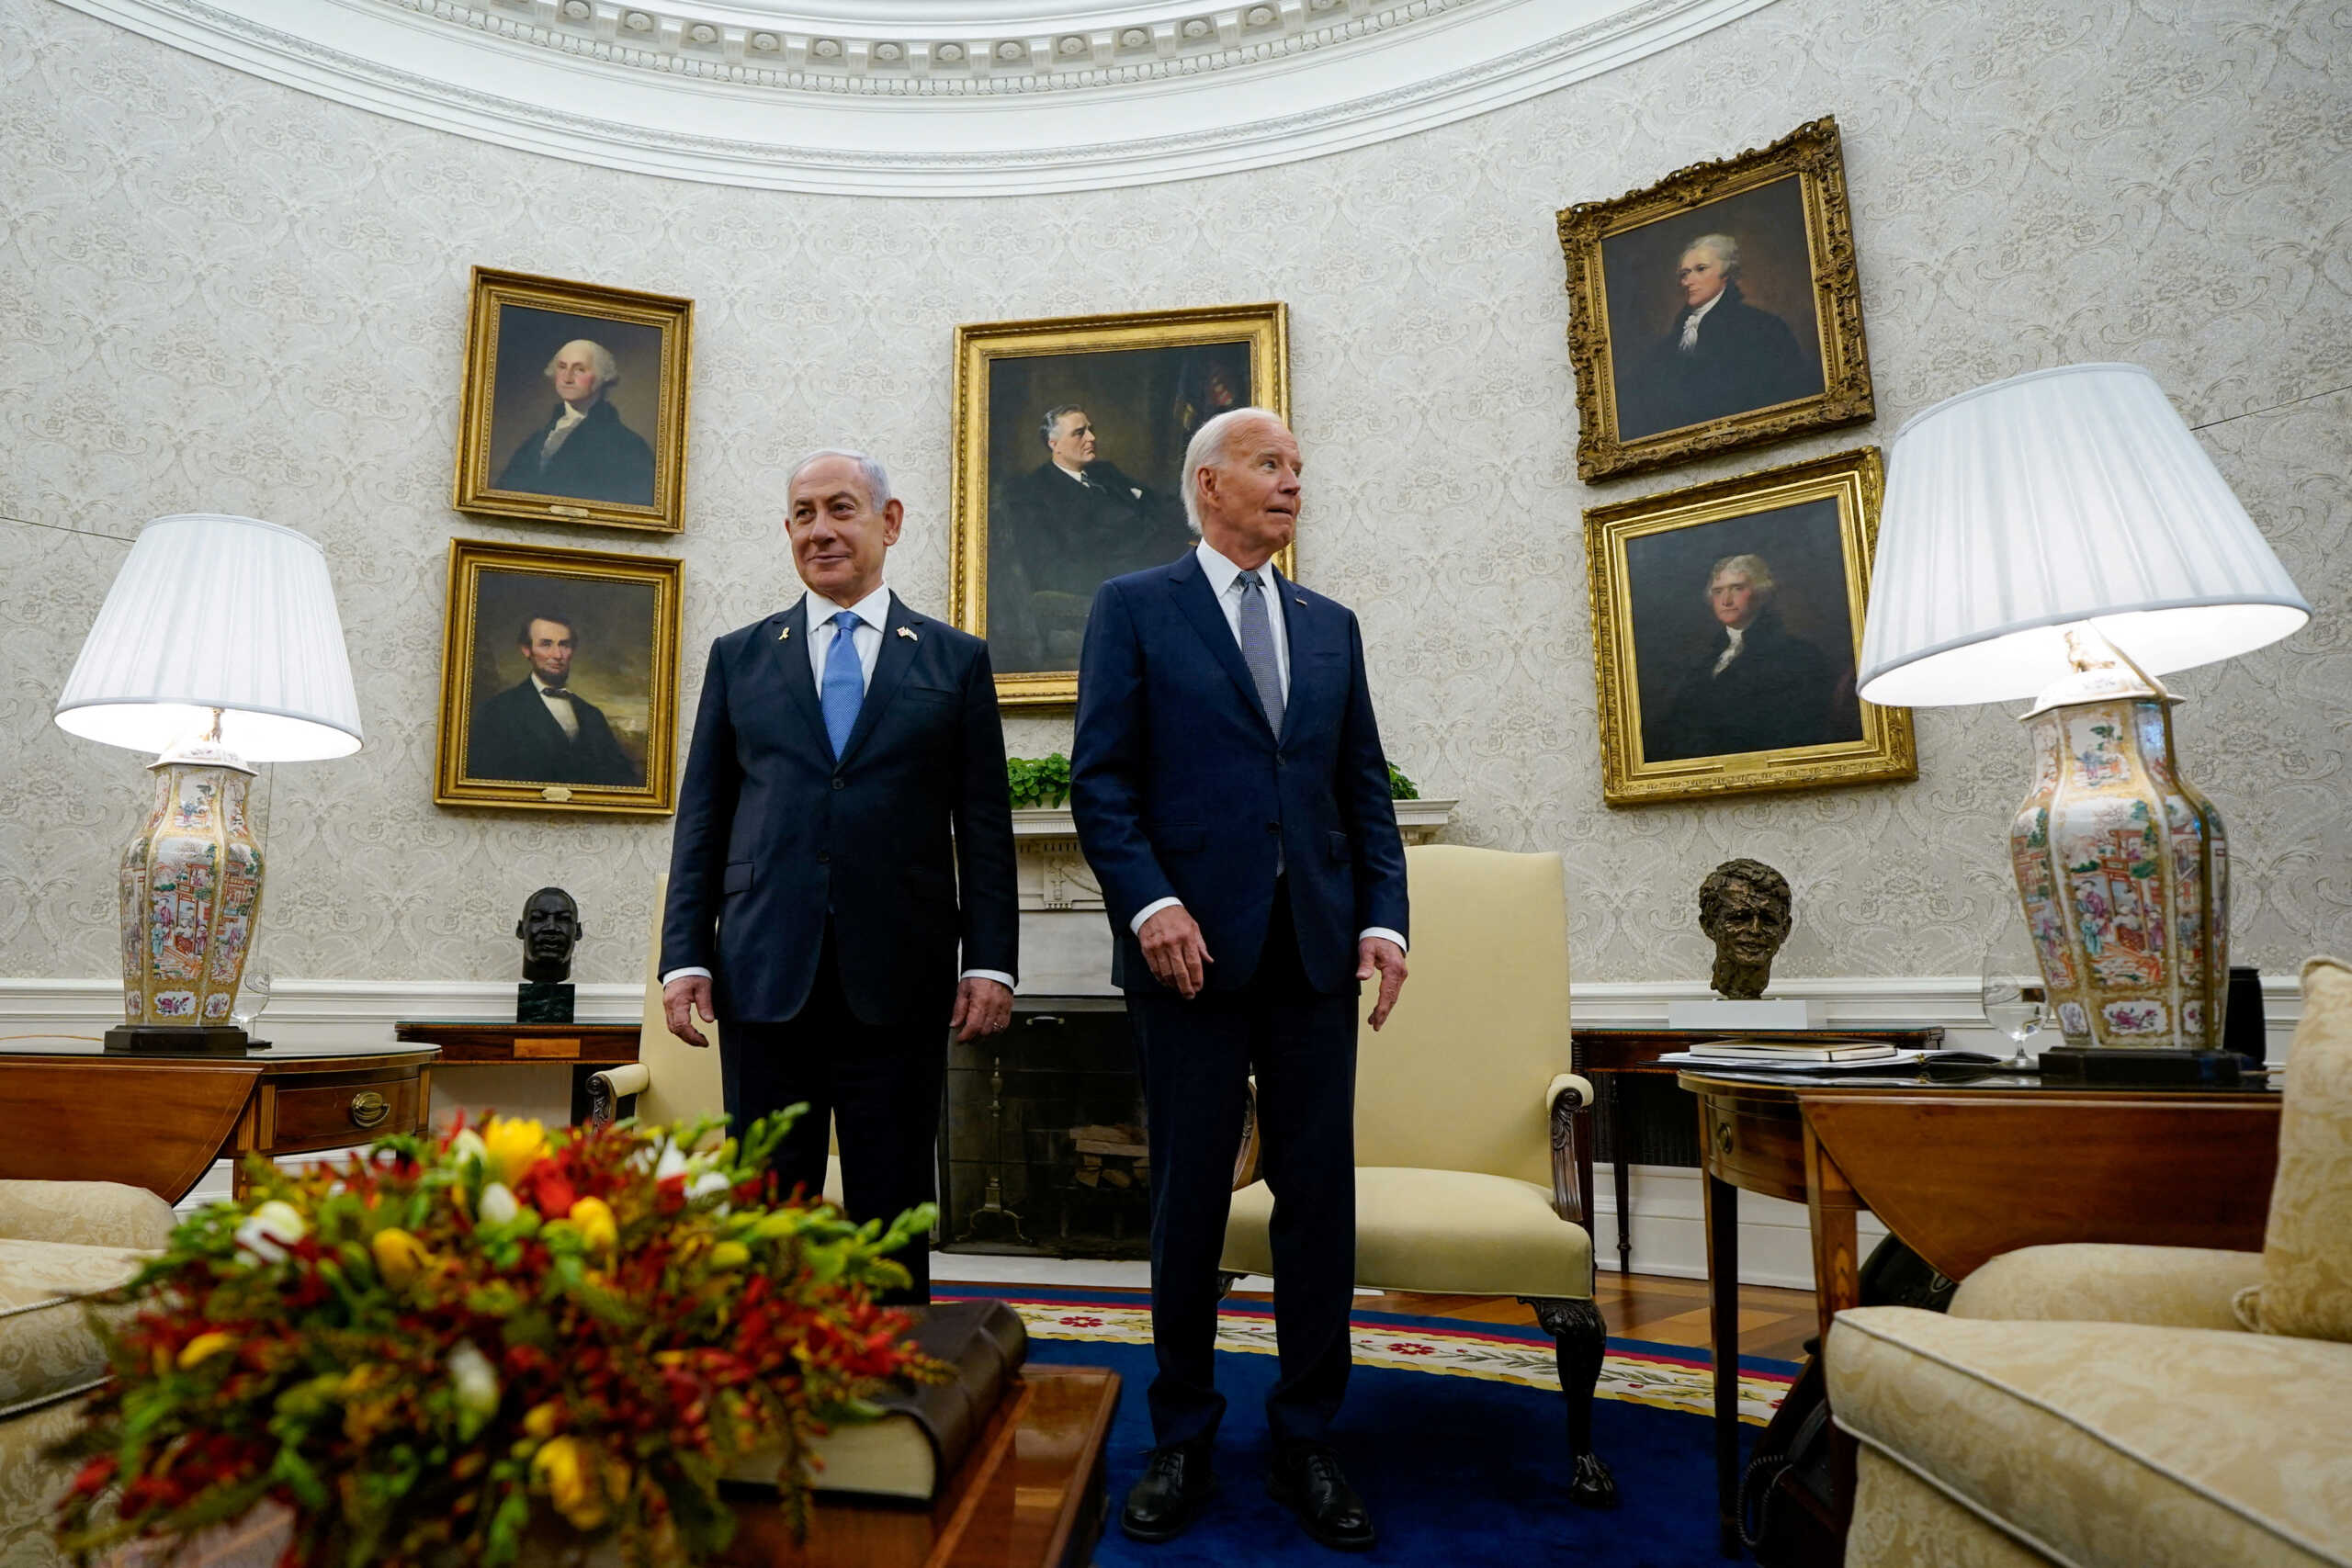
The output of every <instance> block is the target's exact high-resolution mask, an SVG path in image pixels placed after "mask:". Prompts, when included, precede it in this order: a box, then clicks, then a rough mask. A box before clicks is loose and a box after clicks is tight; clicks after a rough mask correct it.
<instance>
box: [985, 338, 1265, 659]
mask: <svg viewBox="0 0 2352 1568" xmlns="http://www.w3.org/2000/svg"><path fill="white" fill-rule="evenodd" d="M1287 321H1288V318H1287V315H1286V312H1285V310H1284V308H1283V306H1282V305H1280V304H1278V303H1276V304H1262V305H1224V306H1213V307H1209V308H1205V309H1198V310H1151V311H1139V312H1136V313H1133V314H1128V315H1116V316H1079V317H1065V318H1060V319H1057V320H1050V321H991V322H986V323H983V324H979V325H974V326H963V327H958V328H957V329H956V399H955V409H956V422H955V433H956V434H955V454H954V467H953V468H952V470H951V471H952V473H953V476H954V478H953V482H952V501H951V510H952V512H953V513H954V516H955V529H954V532H953V534H952V535H951V537H950V545H949V550H948V579H949V585H950V586H949V604H950V613H951V615H952V616H953V619H954V623H955V624H956V626H959V627H961V628H963V629H964V630H966V631H968V632H971V633H973V634H975V635H977V636H980V637H987V638H988V640H989V663H990V665H991V666H992V667H993V668H994V670H995V672H996V685H997V699H998V701H999V702H1000V703H1001V704H1003V705H1006V706H1028V705H1052V704H1066V703H1069V702H1071V701H1073V700H1075V698H1076V697H1077V694H1078V655H1079V647H1080V642H1081V641H1082V640H1083V638H1084V637H1085V634H1086V621H1087V615H1088V613H1089V611H1090V610H1091V607H1092V605H1093V602H1094V592H1095V590H1096V589H1098V588H1100V587H1101V586H1102V585H1103V582H1104V581H1106V580H1108V579H1110V578H1113V577H1118V576H1122V575H1124V574H1125V573H1127V572H1130V571H1141V570H1144V569H1146V568H1148V567H1154V566H1163V565H1165V564H1167V563H1168V562H1169V561H1170V560H1173V559H1174V558H1176V557H1178V556H1180V555H1182V553H1183V552H1184V551H1185V550H1187V549H1189V548H1191V547H1192V545H1193V535H1192V531H1191V529H1190V528H1189V527H1188V525H1186V522H1185V518H1184V507H1183V500H1182V482H1183V467H1184V464H1183V458H1184V449H1185V446H1186V445H1187V444H1188V443H1189V442H1190V441H1191V440H1192V438H1193V432H1195V431H1197V430H1198V429H1199V428H1200V427H1201V426H1202V425H1203V424H1204V423H1207V422H1208V421H1209V420H1211V419H1214V418H1215V417H1216V415H1218V414H1220V413H1223V412H1227V410H1230V409H1236V408H1248V407H1256V408H1262V409H1270V410H1272V412H1275V413H1278V414H1281V415H1282V416H1283V419H1284V420H1285V421H1287V420H1288V418H1289V417H1290V391H1289V368H1290V367H1289V363H1288V361H1289V338H1288V325H1287ZM1294 552H1295V546H1292V547H1284V548H1283V550H1282V551H1281V552H1280V553H1279V554H1278V555H1277V556H1276V557H1275V565H1276V566H1277V567H1279V568H1280V569H1281V570H1282V571H1283V573H1284V574H1285V575H1291V574H1293V572H1294V569H1295V554H1294Z"/></svg>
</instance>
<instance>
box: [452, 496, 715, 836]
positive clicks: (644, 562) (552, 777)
mask: <svg viewBox="0 0 2352 1568" xmlns="http://www.w3.org/2000/svg"><path fill="white" fill-rule="evenodd" d="M681 581H682V579H681V567H680V563H679V562H678V561H677V560H675V559H674V558H669V557H663V556H638V555H616V554H613V553H611V552H608V551H604V550H571V549H560V548H555V547H538V546H528V545H509V544H501V543H496V542H493V541H492V540H488V539H452V540H451V541H450V542H449V596H448V599H447V610H446V611H445V613H444V619H443V626H442V645H441V732H440V745H439V749H438V758H437V761H436V764H435V772H434V786H433V799H434V802H435V805H439V806H491V807H522V808H527V809H530V810H535V811H597V812H624V813H629V814H633V815H639V816H649V817H666V816H668V815H670V814H671V813H672V812H673V811H675V810H676V809H677V805H678V778H677V767H676V758H677V739H678V625H679V604H678V594H679V587H680V583H681Z"/></svg>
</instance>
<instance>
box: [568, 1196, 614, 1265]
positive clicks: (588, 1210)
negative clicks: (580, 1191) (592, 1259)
mask: <svg viewBox="0 0 2352 1568" xmlns="http://www.w3.org/2000/svg"><path fill="white" fill-rule="evenodd" d="M564 1217H565V1218H567V1219H569V1220H570V1221H571V1223H572V1224H574V1225H576V1226H577V1227H579V1231H580V1239H581V1240H582V1241H584V1242H586V1243H587V1244H588V1245H589V1246H590V1247H594V1248H595V1249H596V1250H597V1251H599V1252H609V1251H611V1250H612V1248H613V1246H614V1244H615V1243H616V1242H618V1241H619V1240H620V1238H621V1232H620V1226H619V1225H618V1224H616V1223H615V1222H614V1219H613V1211H612V1206H611V1205H610V1204H608V1203H606V1202H605V1201H604V1200H603V1199H602V1198H582V1199H580V1200H579V1201H576V1202H574V1203H573V1204H572V1205H571V1213H569V1214H567V1215H566V1216H564Z"/></svg>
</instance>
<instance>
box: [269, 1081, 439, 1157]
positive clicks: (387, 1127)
mask: <svg viewBox="0 0 2352 1568" xmlns="http://www.w3.org/2000/svg"><path fill="white" fill-rule="evenodd" d="M273 1098H274V1100H275V1101H276V1103H275V1105H274V1106H273V1107H271V1108H270V1109H269V1111H268V1112H267V1114H269V1116H270V1117H271V1119H272V1121H273V1122H274V1124H275V1126H274V1133H275V1135H274V1136H273V1137H272V1138H271V1139H270V1146H271V1150H272V1152H273V1153H277V1154H293V1153H299V1152H300V1151H303V1150H307V1149H331V1148H336V1147H339V1146H342V1145H347V1144H364V1143H367V1142H368V1141H369V1140H371V1139H375V1138H381V1137H385V1136H387V1135H389V1134H394V1133H413V1132H415V1131H416V1126H417V1111H418V1107H419V1102H420V1098H421V1097H420V1096H419V1095H418V1093H417V1081H416V1078H415V1076H414V1075H413V1074H412V1075H410V1076H408V1077H388V1078H379V1079H374V1080H367V1081H349V1080H346V1081H344V1082H340V1083H325V1084H303V1085H301V1086H300V1088H296V1087H293V1086H291V1085H288V1086H285V1087H282V1088H278V1089H276V1090H275V1092H274V1095H273Z"/></svg>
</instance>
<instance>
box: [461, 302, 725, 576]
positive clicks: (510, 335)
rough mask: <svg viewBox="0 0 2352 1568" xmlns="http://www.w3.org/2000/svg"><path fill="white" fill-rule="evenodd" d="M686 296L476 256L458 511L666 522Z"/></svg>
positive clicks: (667, 529)
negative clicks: (536, 272)
mask: <svg viewBox="0 0 2352 1568" xmlns="http://www.w3.org/2000/svg"><path fill="white" fill-rule="evenodd" d="M693 327H694V301H693V300H691V299H674V298H673V297H671V296H669V295H666V294H645V293H639V292H638V291H636V290H633V289H626V288H602V287H600V286H598V285H595V284H588V283H571V282H566V281H565V280H563V279H561V278H554V277H532V276H526V275H525V274H522V273H514V272H494V271H492V270H491V269H490V268H488V267H479V266H478V267H476V268H474V273H473V294H472V305H471V310H470V311H469V316H468V326H467V331H466V370H465V382H464V387H463V389H462V391H461V393H460V400H459V401H460V411H461V412H460V418H459V422H458V478H457V488H456V494H455V498H454V501H453V504H454V505H455V506H456V507H457V509H458V511H460V512H470V513H477V514H480V515H482V516H490V517H520V518H528V519H531V520H534V521H537V522H541V523H573V524H586V525H592V526H595V527H603V528H639V529H644V530H647V531H650V532H653V533H667V534H674V533H676V532H678V530H679V529H680V527H681V526H682V525H683V521H684V513H685V455H686V376H687V370H688V360H689V357H690V354H691V351H692V343H691V341H690V340H691V337H692V333H693Z"/></svg>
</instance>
